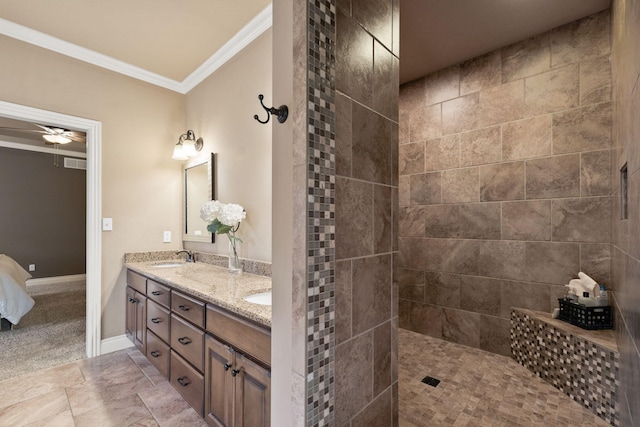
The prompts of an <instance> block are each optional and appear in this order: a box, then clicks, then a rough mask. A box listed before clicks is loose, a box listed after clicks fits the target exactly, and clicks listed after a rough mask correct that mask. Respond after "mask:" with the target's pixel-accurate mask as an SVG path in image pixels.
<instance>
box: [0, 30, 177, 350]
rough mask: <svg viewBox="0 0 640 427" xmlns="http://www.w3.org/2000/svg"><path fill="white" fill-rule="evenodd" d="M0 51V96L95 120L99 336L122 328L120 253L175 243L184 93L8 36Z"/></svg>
mask: <svg viewBox="0 0 640 427" xmlns="http://www.w3.org/2000/svg"><path fill="white" fill-rule="evenodd" d="M0 51H1V52H2V54H3V61H2V67H0V99H2V100H3V101H7V102H13V103H17V104H22V105H27V106H30V107H35V108H41V109H45V110H51V111H56V112H60V113H64V114H70V115H74V116H79V117H85V118H89V119H93V120H98V121H100V122H102V215H103V216H104V217H111V218H113V227H114V230H113V231H111V232H104V233H103V234H102V238H103V243H102V310H103V315H102V338H103V339H104V338H108V337H113V336H118V335H122V334H123V332H124V307H125V306H124V283H125V282H124V273H123V255H124V253H125V252H132V251H147V250H167V249H177V248H179V247H180V246H181V241H180V238H179V237H178V236H181V234H180V231H181V225H180V224H181V209H180V206H181V197H182V195H181V194H182V193H181V189H182V179H181V166H182V165H181V164H180V163H179V162H176V161H175V160H172V159H171V150H172V149H173V145H174V144H175V143H176V140H177V137H178V135H180V133H181V132H184V129H185V121H184V111H185V97H184V96H183V95H180V94H178V93H174V92H171V91H168V90H166V89H162V88H158V87H156V86H152V85H149V84H146V83H142V82H140V81H137V80H134V79H131V78H128V77H125V76H121V75H119V74H116V73H113V72H110V71H106V70H103V69H100V68H97V67H95V66H92V65H89V64H86V63H83V62H80V61H77V60H74V59H71V58H68V57H65V56H62V55H59V54H56V53H53V52H49V51H46V50H43V49H41V48H38V47H34V46H31V45H28V44H25V43H22V42H19V41H16V40H13V39H10V38H7V37H0ZM163 230H170V231H171V232H172V234H173V236H175V237H174V239H173V242H172V243H168V244H167V243H162V232H163ZM88 286H91V284H88Z"/></svg>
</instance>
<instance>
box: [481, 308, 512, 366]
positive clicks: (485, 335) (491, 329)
mask: <svg viewBox="0 0 640 427" xmlns="http://www.w3.org/2000/svg"><path fill="white" fill-rule="evenodd" d="M479 326H480V348H481V349H482V350H485V351H489V352H491V353H497V354H501V355H503V356H510V355H511V340H510V339H509V337H510V326H511V322H510V321H509V320H507V319H502V318H500V317H493V316H480V325H479Z"/></svg>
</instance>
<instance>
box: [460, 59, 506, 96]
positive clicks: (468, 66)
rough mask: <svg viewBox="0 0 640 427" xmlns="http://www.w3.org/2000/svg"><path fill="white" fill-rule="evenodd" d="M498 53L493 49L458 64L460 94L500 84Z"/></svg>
mask: <svg viewBox="0 0 640 427" xmlns="http://www.w3.org/2000/svg"><path fill="white" fill-rule="evenodd" d="M501 83H502V82H501V78H500V53H499V52H498V51H494V52H491V53H488V54H486V55H483V56H480V57H477V58H474V59H470V60H468V61H465V62H463V63H462V64H461V65H460V95H466V94H468V93H472V92H478V91H480V90H482V89H487V88H490V87H494V86H498V85H500V84H501Z"/></svg>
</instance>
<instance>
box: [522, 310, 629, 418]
mask: <svg viewBox="0 0 640 427" xmlns="http://www.w3.org/2000/svg"><path fill="white" fill-rule="evenodd" d="M511 356H512V357H513V358H514V359H515V360H516V361H517V362H518V363H520V364H521V365H522V366H524V367H526V368H528V369H529V370H530V371H532V372H533V373H534V374H536V375H537V376H539V377H540V378H542V379H543V380H545V381H547V382H548V383H550V384H552V385H553V386H554V387H555V388H557V389H559V390H561V391H562V392H564V393H565V394H566V395H568V396H569V397H571V398H572V399H573V400H575V401H577V402H579V403H580V404H582V405H583V406H584V407H586V408H589V409H590V410H592V411H593V412H594V413H595V414H596V415H598V416H599V417H600V418H602V419H604V420H606V421H608V422H609V423H610V424H611V425H614V426H617V425H619V419H620V417H619V408H618V386H619V384H620V382H619V375H620V373H619V370H620V355H619V352H618V346H617V345H616V340H615V336H614V332H613V331H612V330H599V331H592V330H586V329H581V328H579V327H577V326H573V325H571V324H569V323H566V322H563V321H561V320H558V319H553V318H552V317H551V315H550V314H548V313H544V312H540V311H533V310H526V309H521V308H514V309H512V311H511Z"/></svg>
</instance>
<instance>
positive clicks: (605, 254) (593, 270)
mask: <svg viewBox="0 0 640 427" xmlns="http://www.w3.org/2000/svg"><path fill="white" fill-rule="evenodd" d="M580 270H581V271H583V272H585V273H587V274H588V275H589V276H590V277H591V278H593V280H595V281H596V282H598V283H602V284H604V285H605V286H606V287H607V288H609V287H610V286H611V245H610V244H609V243H608V242H607V243H584V244H582V245H580Z"/></svg>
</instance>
